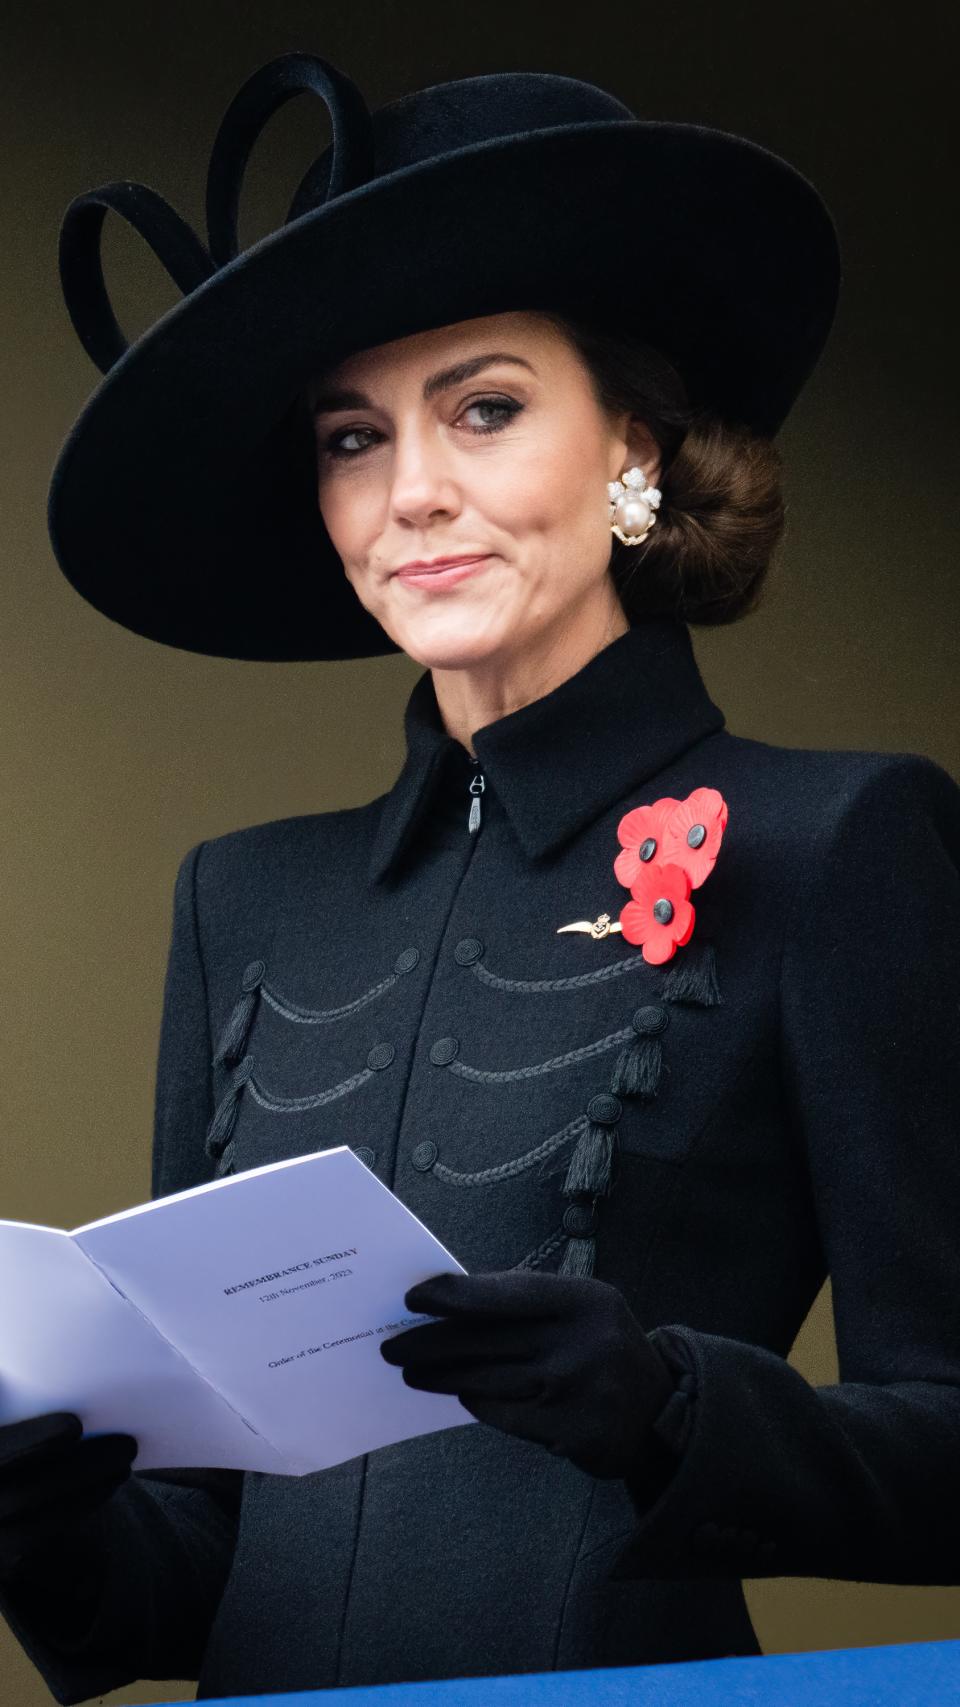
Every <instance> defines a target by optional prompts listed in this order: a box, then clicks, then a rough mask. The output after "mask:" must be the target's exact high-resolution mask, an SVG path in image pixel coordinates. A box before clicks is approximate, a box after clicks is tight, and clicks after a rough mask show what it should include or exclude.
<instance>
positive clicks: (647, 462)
mask: <svg viewBox="0 0 960 1707" xmlns="http://www.w3.org/2000/svg"><path fill="white" fill-rule="evenodd" d="M619 446H620V451H619V455H618V457H617V466H616V468H615V469H614V471H613V473H612V474H611V476H610V479H611V480H618V479H619V478H620V475H621V474H622V473H623V471H624V469H625V468H642V469H643V472H644V474H645V475H646V477H647V484H648V485H649V486H657V485H658V484H659V481H660V446H659V445H658V443H657V441H656V439H655V438H654V436H653V434H652V433H651V431H650V428H649V427H648V426H647V424H646V422H645V421H644V420H642V419H641V417H640V416H639V415H627V416H625V417H624V419H623V423H622V425H621V428H620V438H619Z"/></svg>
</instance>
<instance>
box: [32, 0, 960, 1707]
mask: <svg viewBox="0 0 960 1707" xmlns="http://www.w3.org/2000/svg"><path fill="white" fill-rule="evenodd" d="M958 33H960V31H958V24H957V15H956V12H955V11H953V10H951V9H949V8H948V7H947V6H946V5H944V6H943V7H942V8H938V7H935V6H933V5H931V4H928V3H927V0H919V3H914V4H912V5H910V6H909V7H907V8H900V7H895V6H893V5H886V6H878V5H876V4H866V3H864V0H854V3H849V0H848V3H845V4H844V3H842V4H839V5H838V4H826V3H824V0H813V3H810V4H804V5H799V4H777V5H770V4H769V0H751V3H750V4H741V5H731V4H726V5H725V4H719V5H718V4H712V3H709V0H697V3H680V4H675V5H671V6H659V7H653V6H650V7H642V6H639V5H637V4H636V3H635V0H631V3H630V4H623V3H610V4H607V5H604V6H601V7H599V8H597V7H589V8H588V7H580V6H570V7H564V6H561V5H550V6H546V5H543V6H540V5H526V6H524V5H517V4H516V3H515V0H510V3H509V4H504V3H503V0H487V3H486V4H485V5H482V6H469V7H465V8H460V9H454V8H452V7H451V6H449V4H440V3H438V0H418V3H417V4H416V5H405V4H400V3H389V4H388V3H384V0H366V3H365V4H362V5H356V4H353V5H347V4H346V3H345V0H337V3H335V4H327V5H324V6H322V7H321V6H317V5H307V4H305V3H301V4H296V3H294V0H274V4H273V6H272V7H271V8H269V9H268V8H266V7H262V6H252V5H237V4H236V3H235V0H233V3H231V4H227V3H226V0H217V3H213V0H190V3H189V4H187V3H185V0H168V3H167V4H165V5H162V6H161V5H158V4H154V3H152V0H150V3H141V4H138V5H136V6H133V7H130V6H123V5H120V4H118V0H99V3H98V4H97V5H96V6H95V7H93V8H87V7H84V8H77V7H76V6H75V5H74V4H73V3H72V0H69V3H68V0H57V3H56V4H46V5H44V4H39V5H34V6H33V7H31V8H29V9H28V8H27V7H25V6H21V7H19V8H16V9H12V8H11V9H8V13H7V16H6V18H5V20H4V24H3V30H2V47H0V64H2V69H0V190H2V196H0V209H2V212H0V220H2V226H0V237H2V258H0V360H2V362H3V365H4V374H3V397H2V409H0V423H2V424H0V432H2V445H0V450H2V457H0V481H2V488H0V551H2V571H0V586H2V600H3V608H2V617H0V649H2V651H0V656H2V671H0V693H2V731H0V767H2V773H0V774H2V807H3V810H2V815H0V838H2V860H3V868H2V874H3V881H2V885H0V907H2V935H0V943H2V953H3V974H4V980H5V986H6V989H5V998H6V999H5V1002H4V1013H5V1021H4V1026H3V1032H2V1042H3V1059H2V1073H0V1212H2V1214H3V1215H4V1216H6V1217H8V1218H14V1219H19V1220H29V1221H38V1222H43V1223H48V1224H52V1225H60V1226H67V1227H69V1226H76V1225H79V1224H80V1223H82V1222H84V1221H86V1220H90V1219H93V1218H95V1217H97V1216H100V1215H105V1214H109V1213H111V1212H112V1211H113V1210H116V1209H120V1208H123V1207H124V1206H126V1205H128V1204H131V1203H135V1202H138V1201H141V1200H142V1199H143V1198H145V1197H146V1196H147V1195H148V1193H149V1150H150V1124H151V1105H152V1093H153V1072H154V1059H155V1051H156V1041H157V1029H158V1021H159V1012H160V998H161V988H162V980H163V971H164V962H165V955H166V948H167V936H168V930H169V921H170V904H171V892H172V885H173V879H174V874H175V871H176V867H177V864H178V861H179V860H180V858H181V856H182V855H183V853H184V852H185V851H186V849H187V848H188V847H189V846H191V845H192V844H193V843H194V842H196V841H198V840H200V839H201V838H203V837H208V836H216V835H219V834H221V833H222V832H224V831H226V830H229V829H232V828H234V827H236V826H239V825H243V824H249V823H254V822H256V821H259V820H263V819H269V818H274V817H280V816H284V815H287V814H291V813H298V812H312V811H324V810H327V809H330V808H334V807H342V806H348V805H352V804H354V803H359V802H361V801H365V800H368V799H370V798H371V797H372V796H373V795H375V794H377V793H379V792H380V791H381V790H382V789H384V788H386V787H388V786H389V785H390V783H391V782H392V780H393V778H394V777H395V775H396V773H397V770H398V768H399V764H400V759H401V752H402V747H401V736H402V729H401V713H402V708H403V704H404V700H405V698H406V695H407V693H408V691H409V689H410V687H411V685H412V683H413V681H414V679H415V678H416V676H417V674H419V670H418V667H417V666H415V665H414V664H413V663H412V662H411V661H410V660H409V659H407V658H405V657H403V656H399V657H397V656H394V657H390V658H384V659H379V660H369V661H359V662H347V663H340V664H336V663H326V664H314V665H294V664H287V665H270V664H266V665H259V664H248V663H238V662H229V661H221V660H216V659H206V658H200V657H195V656H191V655H189V654H186V653H177V652H174V651H172V650H170V649H168V648H165V647H161V646H158V645H155V644H153V643H151V642H149V641H145V640H142V639H139V638H137V637H136V636H134V635H132V634H128V633H127V632H125V631H124V630H122V629H120V628H118V627H117V626H116V625H114V624H112V623H109V622H108V621H107V620H106V619H105V618H103V617H101V616H99V615H98V614H97V613H96V612H94V611H93V610H92V609H91V608H89V607H88V606H87V605H85V604H84V603H83V602H82V600H81V599H80V598H79V597H78V596H77V595H76V594H75V593H74V592H73V591H72V589H71V588H70V587H69V586H68V585H67V583H66V581H65V580H64V579H63V577H62V576H61V575H60V572H59V570H58V568H57V566H56V563H55V561H54V558H53V555H52V552H51V549H50V546H49V543H48V540H47V536H46V527H45V510H44V506H45V499H46V488H47V481H48V478H49V472H50V469H51V467H52V464H53V461H54V459H55V456H56V453H57V451H58V449H59V446H60V444H61V442H62V440H63V438H64V437H65V436H66V434H67V432H68V430H69V428H70V425H71V423H72V421H73V419H74V417H75V415H76V414H77V412H78V411H79V409H80V407H81V406H82V404H83V402H84V401H85V399H86V397H87V395H88V394H89V392H90V391H91V390H92V388H93V386H94V385H95V383H96V382H97V378H98V376H97V373H96V370H95V369H94V368H93V367H92V366H91V364H90V363H89V361H88V359H87V358H86V356H85V355H84V353H83V351H82V350H81V348H80V346H79V343H78V342H77V340H76V338H75V335H74V333H73V330H72V328H71V326H70V323H69V320H68V318H67V314H66V311H65V309H64V307H63V303H62V300H61V297H60V292H59V282H58V277H57V264H56V246H57V234H58V229H59V223H60V219H61V217H62V214H63V211H64V209H65V208H66V205H67V203H68V202H69V201H70V199H71V198H72V197H73V196H74V195H76V194H78V193H79V192H80V191H81V190H84V189H89V188H91V187H93V186H94V185H96V184H99V183H103V182H106V181H107V180H109V179H112V178H124V177H130V178H137V179H140V180H141V181H143V182H146V183H147V184H150V185H151V186H152V187H153V188H155V189H157V190H159V191H160V192H161V193H162V194H163V195H165V196H166V197H167V199H168V200H170V201H172V202H173V204H174V205H175V206H176V207H177V209H178V210H179V211H180V212H181V213H182V214H184V216H185V217H186V218H188V219H189V220H190V221H191V223H192V224H193V225H194V227H195V228H196V229H198V230H201V231H202V197H203V183H204V174H205V170H206V163H207V157H208V153H209V149H210V145H211V143H212V140H213V137H214V134H215V131H216V127H217V124H218V123H219V120H220V117H221V116H222V113H223V111H224V109H225V107H226V106H227V104H228V102H229V101H230V99H231V98H232V96H233V94H234V93H235V91H236V89H237V88H238V87H239V85H240V84H241V83H242V82H243V80H244V79H245V78H246V77H247V76H248V75H249V74H250V73H251V72H252V71H253V70H254V69H255V68H256V67H257V66H258V65H260V64H261V63H263V62H264V61H265V60H267V59H269V58H272V57H273V56H274V55H276V54H280V53H284V52H289V51H291V50H299V51H309V52H316V53H320V54H322V55H324V56H326V57H329V58H330V59H332V60H333V61H334V62H335V63H336V64H338V65H340V66H341V67H342V68H343V69H344V70H345V71H347V72H348V73H349V74H350V75H351V76H353V77H354V78H355V80H356V81H357V82H358V83H359V84H360V86H361V88H362V89H363V91H364V93H365V95H366V97H367V100H368V102H369V103H370V104H371V105H379V104H381V103H382V102H384V101H387V100H390V99H393V98H394V97H396V96H398V95H400V94H402V93H403V92H404V91H406V90H407V89H409V88H412V87H417V86H420V85H423V84H426V83H432V82H441V81H444V80H446V79H447V78H453V77H462V76H470V75H474V74H477V73H480V72H490V71H500V70H510V69H520V70H544V71H555V72H562V73H566V74H568V75H574V76H579V77H583V78H586V79H588V80H592V81H595V82H598V83H600V84H602V85H604V86H606V87H608V88H609V89H611V90H612V91H613V92H614V93H615V94H617V95H619V96H620V97H621V99H623V100H625V101H626V102H627V103H628V104H630V105H631V106H632V107H633V108H634V110H635V111H636V112H637V113H638V114H639V115H640V116H649V117H654V118H664V119H682V120H686V121H690V122H697V123H704V124H709V125H716V126H719V127H720V128H723V129H728V130H733V131H737V132H740V133H742V134H743V135H745V136H748V137H750V138H752V139H753V140H754V141H756V142H759V143H761V144H763V145H764V146H766V147H768V148H770V149H772V150H774V151H775V152H777V153H781V154H783V155H785V156H786V157H787V158H788V159H790V160H791V161H793V162H794V163H795V164H796V165H797V166H798V167H799V168H800V169H801V171H803V172H804V173H805V174H806V175H807V176H808V177H810V178H811V179H812V180H813V181H814V183H815V184H816V185H817V186H818V187H819V188H820V190H821V192H822V193H823V194H824V196H825V198H826V200H827V202H828V204H829V205H830V207H831V208H832V210H833V212H834V215H835V218H836V220H837V223H838V226H839V230H840V235H841V242H842V246H843V252H844V265H845V281H844V287H843V295H842V300H841V304H840V309H839V313H838V317H837V321H836V324H835V328H834V331H833V334H832V337H831V340H830V343H829V345H828V347H827V351H826V354H825V356H824V358H823V359H822V361H821V364H820V366H819V367H818V369H817V372H816V373H815V375H814V376H813V378H812V380H811V381H810V382H809V384H808V386H807V388H806V390H805V391H804V393H803V395H802V397H801V399H800V401H799V403H798V405H797V406H796V408H795V410H794V413H793V415H792V416H791V418H790V420H789V421H788V422H787V424H786V426H785V428H784V429H783V430H782V432H781V434H780V436H779V440H778V443H779V444H780V447H781V449H782V452H783V456H784V459H785V465H786V489H787V500H788V528H787V535H786V539H785V543H784V547H783V550H782V553H781V557H780V561H779V565H778V568H777V570H776V573H775V575H774V577H773V579H772V581H771V583H770V585H769V590H768V593H767V596H766V599H765V602H764V604H763V606H762V608H761V609H760V610H759V611H758V612H756V613H755V614H754V615H753V616H751V617H749V618H747V619H746V620H744V621H742V622H740V623H738V624H735V625H733V626H732V627H730V628H727V629H719V630H716V631H713V632H711V631H709V630H703V629H698V630H694V631H693V632H694V644H695V647H696V651H697V656H698V658H699V661H700V664H701V668H702V670H703V673H704V676H705V678H706V681H707V684H708V687H709V689H710V691H711V693H712V695H713V697H714V699H715V700H716V701H717V702H718V703H719V704H720V705H721V706H722V707H723V709H724V711H725V712H726V715H727V721H728V725H729V727H730V728H731V729H732V730H734V731H735V732H736V733H738V734H745V735H751V736H754V737H757V738H760V739H762V740H766V741H772V742H779V743H784V744H786V745H789V746H814V747H865V748H872V749H884V750H901V751H911V752H921V753H927V754H929V755H930V756H931V757H933V758H935V759H936V760H938V761H939V763H941V764H942V765H944V766H946V767H947V768H948V769H949V770H950V771H951V772H952V773H953V774H954V775H955V776H958V777H960V703H958V693H957V687H956V672H957V635H958V619H960V594H958V576H957V561H956V559H957V528H956V507H957V497H956V492H957V481H956V468H957V453H958V449H960V446H958V434H957V427H956V423H957V391H958V386H957V379H958V374H957V341H956V336H955V331H954V301H953V296H954V295H955V289H956V287H955V280H954V279H953V278H952V276H951V273H950V270H949V268H948V265H947V260H946V255H945V251H946V250H947V248H948V247H949V245H950V243H951V240H952V237H953V228H954V226H955V223H956V189H955V182H956V180H955V162H956V159H957V142H958V138H957V135H956V132H957V123H956V116H955V115H956V109H957V100H956V77H957V68H958V67H957V45H958ZM328 138H329V126H328V120H327V115H326V111H325V109H324V107H323V106H322V104H321V102H320V101H319V100H315V99H312V98H308V97H301V98H300V99H298V100H296V101H294V102H292V103H291V104H289V105H288V106H287V107H285V108H284V109H283V110H282V111H281V112H280V113H278V114H277V115H276V116H275V117H274V118H273V119H272V120H271V122H270V124H269V125H268V127H267V130H266V132H265V134H264V136H263V138H262V140H261V143H260V145H259V147H258V149H257V151H256V153H255V155H254V157H253V161H252V163H251V166H250V169H249V171H248V175H247V185H246V193H245V200H244V204H243V208H242V211H241V238H242V241H243V242H244V243H245V244H246V243H249V242H252V241H254V240H255V239H256V238H257V237H259V236H261V235H263V234H264V233H266V232H267V231H268V230H270V229H272V228H273V227H275V226H276V225H277V224H278V223H279V222H280V221H281V220H282V218H283V215H284V213H285V211H286V208H287V206H288V204H289V200H290V197H291V195H292V193H293V189H294V188H295V186H296V184H297V183H298V182H299V180H300V177H301V175H302V173H303V171H304V170H305V169H306V167H307V165H308V164H309V163H310V161H311V160H312V159H313V158H314V157H315V156H316V154H317V153H319V151H320V149H321V148H322V147H323V146H324V145H325V143H326V141H327V140H328ZM624 217H625V218H633V219H642V218H643V185H642V184H637V185H636V188H635V191H634V192H633V194H632V196H631V197H630V199H629V201H627V200H626V199H625V205H624ZM103 247H104V260H105V267H106V272H107V277H108V279H109V281H110V286H111V290H112V294H113V300H114V304H115V307H116V311H117V315H118V318H119V319H120V321H121V324H122V325H123V327H124V329H125V331H126V332H127V335H128V336H134V335H136V334H138V333H139V332H141V331H143V330H144V329H145V328H146V327H147V326H148V325H149V324H151V323H152V321H153V320H154V319H155V318H156V317H157V315H158V314H160V313H161V312H163V311H164V310H165V309H167V308H168V307H170V306H172V304H173V303H174V302H175V301H176V291H175V287H174V286H172V285H171V284H170V282H169V281H168V280H167V278H166V276H165V274H164V273H163V271H162V269H161V267H160V265H159V263H158V262H156V260H155V259H154V257H153V256H152V255H151V253H150V251H149V250H148V249H147V248H146V246H145V245H143V244H142V243H141V242H140V240H139V239H137V238H136V237H135V235H134V234H133V233H132V232H131V231H130V230H129V229H128V228H127V227H126V226H125V225H124V224H123V222H122V221H120V220H118V219H115V218H111V219H108V221H107V223H106V227H105V232H104V245H103ZM616 252H617V231H616V230H611V232H610V234H609V252H608V253H606V254H601V255H598V257H597V264H598V266H604V265H607V264H616ZM387 260H388V258H387ZM318 289H322V280H321V281H318ZM641 330H642V329H641ZM904 905H905V906H909V895H908V894H907V895H905V896H904ZM852 951H854V950H853V949H852ZM891 977H896V967H895V966H894V967H891ZM944 1213H945V1214H954V1215H955V1214H956V1205H944ZM3 1307H5V1308H8V1307H10V1301H9V1300H6V1301H4V1306H3ZM791 1361H792V1362H793V1363H795V1364H796V1366H797V1367H798V1368H799V1369H800V1370H801V1371H802V1372H803V1373H804V1375H806V1376H807V1378H808V1379H810V1380H812V1381H815V1382H817V1381H819V1382H823V1381H832V1380H835V1379H836V1378H837V1376H836V1364H835V1354H834V1343H833V1335H832V1326H831V1316H830V1295H829V1286H827V1287H826V1288H825V1289H824V1292H823V1293H822V1294H821V1296H820V1298H819V1299H818V1301H817V1303H816V1305H815V1307H814V1309H813V1311H812V1312H811V1315H810V1317H809V1319H808V1321H807V1323H806V1324H805V1326H804V1329H803V1331H802V1333H801V1335H800V1337H799V1339H798V1341H797V1344H796V1346H795V1347H794V1350H793V1352H792V1354H791ZM958 1472H960V1464H958ZM957 1570H958V1578H960V1542H958V1550H957ZM747 1594H748V1598H749V1603H750V1607H751V1611H752V1613H753V1615H754V1618H755V1622H756V1626H757V1630H758V1634H759V1637H760V1640H761V1642H762V1644H763V1647H764V1649H765V1650H766V1651H768V1652H775V1651H783V1650H799V1649H808V1648H827V1647H851V1646H857V1645H861V1644H868V1643H879V1642H895V1641H913V1640H931V1639H937V1638H944V1637H958V1636H960V1589H958V1588H929V1587H928V1588H917V1587H909V1586H903V1587H890V1586H876V1585H870V1584H861V1583H833V1582H827V1581H823V1580H817V1579H812V1580H804V1581H795V1580H792V1579H774V1580H772V1581H769V1582H757V1583H750V1584H748V1585H747ZM0 1676H2V1678H3V1689H2V1694H3V1696H4V1699H10V1700H13V1699H16V1700H17V1701H18V1702H20V1703H21V1704H22V1707H32V1704H34V1703H36V1704H39V1703H41V1702H47V1701H49V1699H50V1697H49V1694H48V1692H47V1690H46V1687H45V1685H43V1683H42V1682H41V1680H40V1679H39V1677H38V1676H37V1674H36V1673H35V1672H34V1671H33V1668H32V1667H31V1666H30V1665H29V1663H28V1662H27V1661H26V1659H25V1658H24V1656H23V1654H22V1652H21V1650H20V1649H19V1647H18V1646H17V1645H16V1644H15V1643H14V1642H13V1640H12V1638H10V1636H9V1635H8V1634H7V1633H6V1631H5V1630H4V1631H2V1632H0ZM192 1694H193V1686H192V1685H185V1684H177V1683H168V1684H163V1683H157V1684H155V1685H151V1684H139V1685H138V1684H134V1685H131V1686H130V1688H129V1689H126V1690H122V1691H117V1692H116V1693H115V1694H113V1695H110V1696H109V1697H107V1698H106V1699H107V1700H109V1701H117V1702H120V1701H123V1702H133V1701H140V1702H142V1701H144V1700H146V1699H147V1698H149V1699H151V1700H161V1699H169V1698H170V1697H171V1696H174V1695H180V1696H185V1695H186V1696H190V1697H192Z"/></svg>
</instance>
